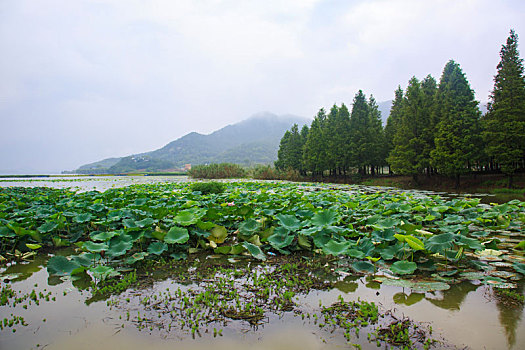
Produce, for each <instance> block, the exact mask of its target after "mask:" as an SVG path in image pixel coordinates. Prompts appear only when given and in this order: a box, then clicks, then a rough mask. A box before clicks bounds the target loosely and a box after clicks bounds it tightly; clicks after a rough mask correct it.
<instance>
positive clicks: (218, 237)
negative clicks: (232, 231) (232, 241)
mask: <svg viewBox="0 0 525 350" xmlns="http://www.w3.org/2000/svg"><path fill="white" fill-rule="evenodd" d="M226 237H228V230H227V229H226V227H224V226H218V225H217V226H215V227H214V228H212V229H211V231H210V235H209V236H208V239H209V240H210V241H213V242H215V243H223V242H224V241H225V240H226Z"/></svg>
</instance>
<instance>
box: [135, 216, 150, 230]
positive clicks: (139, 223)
mask: <svg viewBox="0 0 525 350" xmlns="http://www.w3.org/2000/svg"><path fill="white" fill-rule="evenodd" d="M154 222H155V220H153V219H152V218H145V219H142V220H140V221H135V224H136V225H137V226H138V227H140V228H144V227H148V226H151V225H153V223H154Z"/></svg>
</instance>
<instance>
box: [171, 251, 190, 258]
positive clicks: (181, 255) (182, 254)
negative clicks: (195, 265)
mask: <svg viewBox="0 0 525 350" xmlns="http://www.w3.org/2000/svg"><path fill="white" fill-rule="evenodd" d="M170 257H172V258H173V260H184V259H186V258H187V257H188V255H187V254H186V253H183V252H178V253H171V254H170Z"/></svg>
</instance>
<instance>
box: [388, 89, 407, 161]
mask: <svg viewBox="0 0 525 350" xmlns="http://www.w3.org/2000/svg"><path fill="white" fill-rule="evenodd" d="M394 94H395V98H394V101H392V107H390V114H389V115H388V118H387V120H386V126H385V157H386V158H387V159H388V158H389V156H390V153H391V152H392V150H393V149H394V134H395V133H396V130H397V127H398V125H399V123H400V120H401V115H402V109H403V89H401V86H398V87H397V90H396V91H395V93H394ZM389 166H390V165H389Z"/></svg>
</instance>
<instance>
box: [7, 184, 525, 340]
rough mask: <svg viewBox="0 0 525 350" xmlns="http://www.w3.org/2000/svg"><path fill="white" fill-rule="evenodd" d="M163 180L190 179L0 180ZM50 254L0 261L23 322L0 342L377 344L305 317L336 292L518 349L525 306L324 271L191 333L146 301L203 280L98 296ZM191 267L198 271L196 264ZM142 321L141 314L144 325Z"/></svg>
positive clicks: (166, 278)
mask: <svg viewBox="0 0 525 350" xmlns="http://www.w3.org/2000/svg"><path fill="white" fill-rule="evenodd" d="M163 181H174V182H179V181H188V180H187V178H186V177H155V176H147V177H142V176H141V177H80V178H71V177H64V178H52V179H40V178H38V179H9V181H5V179H2V180H0V187H5V186H25V187H34V186H47V187H54V188H74V189H78V190H79V191H89V190H99V191H103V190H105V189H108V188H112V187H122V186H128V185H132V184H141V183H155V182H163ZM370 190H371V191H373V190H374V188H371V189H370ZM425 194H428V193H426V192H425ZM67 253H69V252H67V251H65V252H63V254H67ZM48 258H49V256H48V255H46V254H41V255H37V256H36V257H35V258H34V259H33V260H32V261H29V262H23V263H18V264H11V265H9V266H5V267H3V268H0V278H1V281H0V284H1V286H2V288H7V286H9V288H10V289H12V290H13V291H14V293H15V295H16V296H17V297H19V298H21V299H22V300H20V301H19V302H17V303H16V305H13V302H11V303H8V304H6V305H2V306H0V322H4V323H5V322H6V321H3V320H4V319H7V320H8V321H9V320H11V319H14V318H16V317H22V318H23V320H24V321H23V322H24V323H25V324H27V325H26V326H22V325H21V324H18V325H17V324H14V325H13V326H11V327H9V326H8V327H4V328H3V330H0V349H42V348H45V349H71V348H77V349H93V348H98V349H115V348H127V349H143V348H144V347H146V346H147V347H148V348H151V349H165V348H166V349H167V348H173V347H175V348H184V349H207V348H209V347H210V346H213V347H214V348H216V349H229V350H230V349H245V348H247V347H251V348H253V349H340V348H352V347H353V346H351V345H350V344H358V345H360V346H361V347H362V348H363V349H375V348H377V345H376V342H375V341H369V340H368V339H367V332H368V331H369V329H368V328H366V327H365V328H364V329H363V330H361V331H360V336H359V337H356V336H353V338H352V340H351V342H347V340H346V339H345V337H344V336H343V334H342V332H340V331H333V329H329V328H328V327H321V326H319V323H318V322H315V321H313V319H312V318H310V317H309V316H310V314H311V315H313V314H320V310H321V306H320V305H326V306H329V305H332V304H333V303H336V302H337V301H338V300H341V299H339V298H342V300H345V301H357V300H366V301H368V302H375V303H376V304H377V305H379V309H380V311H381V312H383V313H391V315H392V317H395V318H397V319H403V318H404V317H406V318H410V319H411V320H412V321H413V322H415V323H417V324H419V325H421V327H425V329H427V330H428V329H429V328H431V329H432V331H431V332H432V338H433V339H436V340H438V341H439V343H436V344H435V348H459V349H464V348H468V349H525V320H524V319H525V318H524V315H525V311H524V304H523V303H512V302H508V301H507V300H504V299H501V298H499V297H498V296H496V295H495V293H494V291H493V290H492V288H491V287H490V286H487V285H485V284H480V283H479V282H476V281H463V282H461V283H458V284H451V287H450V289H448V290H443V291H433V292H414V291H412V290H411V289H410V288H403V287H398V286H389V285H386V284H381V283H378V282H377V281H375V280H374V278H373V277H370V276H369V277H365V276H362V275H353V274H350V273H348V272H344V271H338V270H336V269H330V268H328V271H329V272H328V273H327V274H326V276H324V277H323V278H324V279H325V280H326V281H330V283H331V286H330V287H329V288H326V289H316V288H312V289H310V290H309V291H307V292H303V293H296V295H295V296H294V297H293V300H294V302H295V307H294V310H290V311H286V312H276V313H271V312H265V319H264V320H263V321H262V322H261V323H260V324H259V325H257V326H253V325H252V324H250V323H249V322H247V321H246V320H228V324H227V326H224V325H222V326H223V327H222V328H223V333H222V334H221V335H220V336H216V335H215V334H213V333H214V332H213V328H214V326H215V323H211V325H210V326H209V327H207V328H205V329H206V331H204V330H203V332H202V334H199V335H197V336H195V339H194V338H193V337H192V335H191V333H190V331H189V329H183V330H181V329H177V328H175V327H174V328H171V326H170V327H168V325H169V324H172V323H173V322H174V320H173V317H172V318H171V319H170V318H169V317H168V316H166V314H165V313H162V312H161V311H162V310H160V309H159V308H158V307H157V308H155V307H150V305H149V304H146V303H144V299H145V297H150V296H157V295H158V296H159V298H161V295H163V293H166V291H168V292H170V293H175V291H177V290H183V291H192V290H199V288H201V289H202V288H203V283H204V284H205V283H207V282H206V280H203V281H202V282H200V283H190V284H188V283H181V282H180V280H177V279H176V278H174V277H173V273H174V271H169V270H165V271H162V272H159V273H157V274H153V275H152V276H151V278H150V283H148V284H144V285H141V287H136V288H131V289H128V290H126V291H125V292H123V293H121V294H116V295H113V296H110V297H109V298H107V299H103V300H98V301H96V300H92V299H91V293H90V292H89V289H86V287H87V285H85V284H83V282H84V281H81V280H79V281H71V280H70V279H68V278H62V279H60V278H58V277H50V276H49V275H48V272H47V270H46V268H45V265H46V261H47V259H48ZM206 259H208V260H209V261H213V259H215V257H208V258H206V257H203V258H201V260H202V261H206ZM216 260H217V261H220V259H219V258H217V259H216ZM194 266H197V268H198V266H199V264H196V265H194ZM233 266H237V268H238V269H239V270H243V271H245V272H247V273H248V275H247V276H250V275H252V274H256V273H259V272H257V271H259V270H258V268H259V264H258V263H257V264H255V263H253V260H252V259H241V260H240V261H238V262H235V263H234V265H233ZM188 271H189V270H188ZM188 271H184V272H183V273H188ZM146 273H147V272H146ZM242 278H249V277H246V276H244V277H242ZM210 283H213V281H212V282H210ZM524 287H525V286H524V280H523V279H522V280H521V281H519V282H518V289H517V292H518V293H520V294H521V295H523V293H524ZM33 291H34V293H33V294H32V292H33ZM12 300H13V299H11V301H12ZM155 300H156V299H155ZM159 300H162V299H159ZM37 303H38V304H37ZM306 314H307V315H309V316H308V317H307V318H305V317H304V315H306ZM141 319H146V320H148V321H147V322H146V323H145V324H146V326H145V327H144V324H143V323H141V321H140V320H141ZM217 326H218V323H217ZM381 347H382V348H384V347H385V345H384V344H382V346H381ZM356 348H357V345H356Z"/></svg>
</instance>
